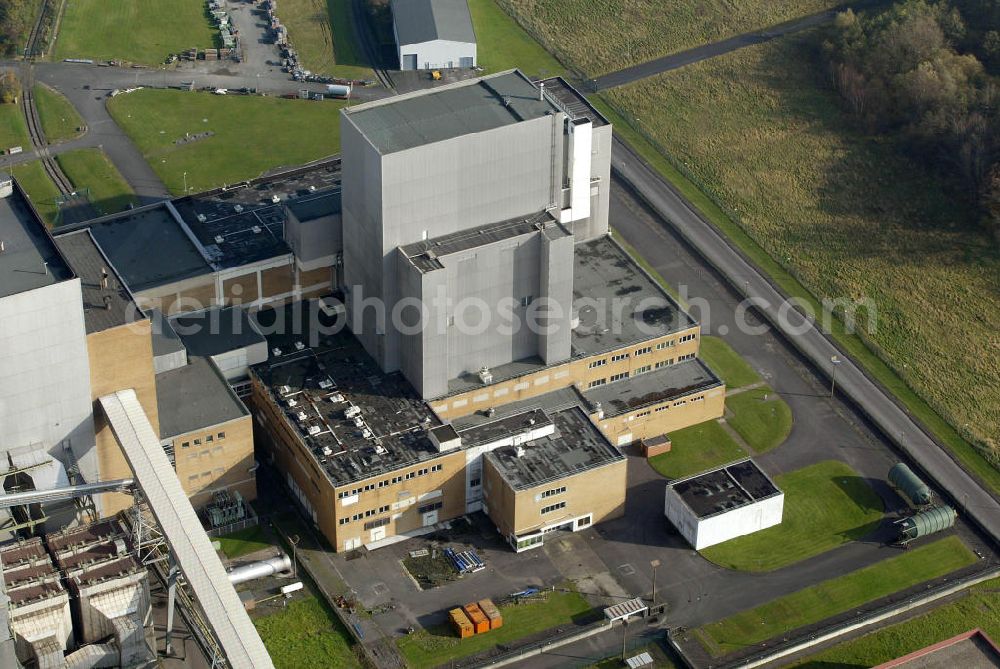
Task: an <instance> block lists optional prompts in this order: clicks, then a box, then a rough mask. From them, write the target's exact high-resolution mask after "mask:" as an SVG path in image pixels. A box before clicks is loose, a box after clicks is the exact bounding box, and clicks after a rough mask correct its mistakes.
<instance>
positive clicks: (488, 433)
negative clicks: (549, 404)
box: [459, 408, 553, 448]
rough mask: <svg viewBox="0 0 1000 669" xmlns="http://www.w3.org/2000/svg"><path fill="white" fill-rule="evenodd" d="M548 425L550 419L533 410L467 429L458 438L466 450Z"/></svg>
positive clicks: (535, 409) (550, 422) (538, 410)
mask: <svg viewBox="0 0 1000 669" xmlns="http://www.w3.org/2000/svg"><path fill="white" fill-rule="evenodd" d="M549 425H553V422H552V419H551V418H549V417H548V416H547V415H546V414H545V412H544V411H542V410H541V409H538V408H534V409H528V410H525V411H522V412H521V413H517V414H511V415H508V416H503V417H500V418H496V419H495V420H491V421H488V422H485V423H481V424H479V425H475V426H472V427H467V428H465V429H464V430H462V431H461V432H459V436H460V437H461V438H462V447H463V448H468V447H471V446H479V445H481V444H491V443H496V442H497V441H499V440H501V439H503V438H505V437H509V436H511V435H515V434H520V433H523V432H525V431H527V430H537V429H541V428H544V427H548V426H549Z"/></svg>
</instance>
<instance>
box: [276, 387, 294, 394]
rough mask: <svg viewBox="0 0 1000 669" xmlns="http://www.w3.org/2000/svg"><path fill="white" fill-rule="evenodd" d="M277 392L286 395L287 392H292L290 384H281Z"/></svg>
mask: <svg viewBox="0 0 1000 669" xmlns="http://www.w3.org/2000/svg"><path fill="white" fill-rule="evenodd" d="M278 392H279V393H281V394H282V395H287V394H288V393H290V392H292V388H291V386H281V387H279V388H278Z"/></svg>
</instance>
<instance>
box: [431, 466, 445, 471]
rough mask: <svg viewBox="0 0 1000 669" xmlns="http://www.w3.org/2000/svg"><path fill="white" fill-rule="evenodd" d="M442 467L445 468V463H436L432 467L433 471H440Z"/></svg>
mask: <svg viewBox="0 0 1000 669" xmlns="http://www.w3.org/2000/svg"><path fill="white" fill-rule="evenodd" d="M442 469H444V465H434V466H433V467H431V471H432V472H439V471H441V470H442Z"/></svg>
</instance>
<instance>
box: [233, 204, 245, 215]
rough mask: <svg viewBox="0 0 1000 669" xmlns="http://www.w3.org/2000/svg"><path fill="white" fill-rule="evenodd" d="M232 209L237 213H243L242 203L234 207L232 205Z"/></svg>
mask: <svg viewBox="0 0 1000 669" xmlns="http://www.w3.org/2000/svg"><path fill="white" fill-rule="evenodd" d="M233 211H235V212H236V213H237V214H242V213H243V205H242V204H238V205H236V206H235V207H233Z"/></svg>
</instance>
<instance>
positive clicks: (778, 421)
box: [726, 386, 792, 454]
mask: <svg viewBox="0 0 1000 669" xmlns="http://www.w3.org/2000/svg"><path fill="white" fill-rule="evenodd" d="M726 408H727V409H729V411H731V412H732V415H730V416H727V417H726V422H727V423H728V424H729V426H730V427H732V428H733V429H734V430H736V432H738V433H739V435H740V436H741V437H743V440H744V441H745V442H747V444H749V445H750V448H752V449H753V450H754V451H755V452H756V453H758V454H760V453H766V452H767V451H769V450H771V449H772V448H774V447H776V446H779V445H781V443H782V442H784V441H785V439H787V438H788V434H789V433H790V432H791V431H792V410H791V408H789V406H788V405H787V404H785V401H784V400H783V399H781V398H780V397H778V396H777V395H776V394H775V393H774V391H773V390H771V388H769V387H768V386H763V387H761V388H753V389H751V390H747V391H744V392H742V393H738V394H736V395H731V396H729V397H727V398H726Z"/></svg>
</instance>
